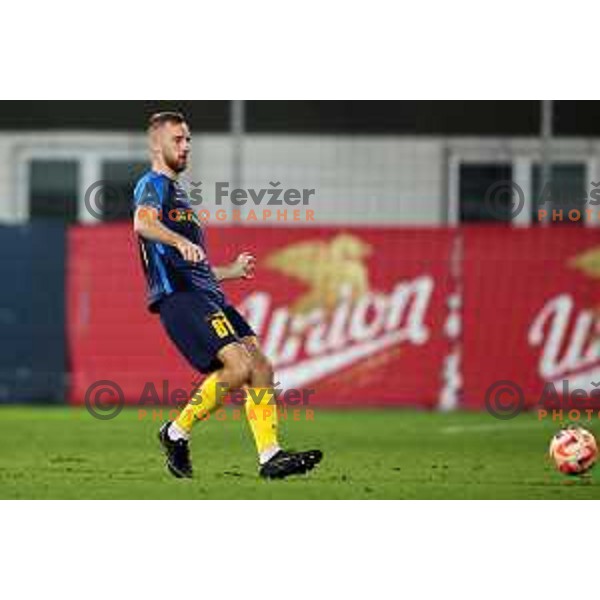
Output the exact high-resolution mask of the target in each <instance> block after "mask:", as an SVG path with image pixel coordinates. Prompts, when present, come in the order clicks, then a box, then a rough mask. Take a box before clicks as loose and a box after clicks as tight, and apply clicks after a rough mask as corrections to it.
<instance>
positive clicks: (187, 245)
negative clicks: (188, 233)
mask: <svg viewBox="0 0 600 600" xmlns="http://www.w3.org/2000/svg"><path fill="white" fill-rule="evenodd" d="M133 230H134V231H135V232H136V233H137V234H138V235H139V236H141V237H143V238H145V239H147V240H150V241H153V242H160V243H161V244H166V245H167V246H173V247H174V248H177V250H178V251H179V253H180V254H181V256H183V258H184V259H185V260H188V261H190V262H193V263H197V262H201V261H203V260H204V259H205V258H206V257H205V255H204V251H203V250H202V248H200V246H198V245H197V244H194V243H193V242H190V240H188V239H187V238H186V237H184V236H182V235H179V234H178V233H176V232H175V231H171V230H170V229H169V228H168V227H166V226H165V225H163V224H162V223H161V222H160V219H159V217H158V211H156V210H154V209H152V208H149V207H148V206H145V205H139V206H137V207H136V209H135V215H134V218H133Z"/></svg>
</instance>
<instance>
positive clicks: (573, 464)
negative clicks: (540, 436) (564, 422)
mask: <svg viewBox="0 0 600 600" xmlns="http://www.w3.org/2000/svg"><path fill="white" fill-rule="evenodd" d="M550 458H552V460H553V461H554V464H555V465H556V468H557V469H558V470H559V471H560V472H561V473H565V474H567V475H581V474H582V473H585V472H586V471H588V470H589V469H591V468H592V467H593V466H594V464H595V462H596V459H597V458H598V446H597V445H596V439H595V438H594V436H593V434H592V433H590V432H589V431H588V430H587V429H584V428H583V427H567V428H566V429H561V430H560V431H559V432H558V433H557V434H556V435H555V436H554V437H553V438H552V441H551V442H550Z"/></svg>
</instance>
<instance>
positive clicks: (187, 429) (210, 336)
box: [159, 292, 250, 477]
mask: <svg viewBox="0 0 600 600" xmlns="http://www.w3.org/2000/svg"><path fill="white" fill-rule="evenodd" d="M160 317H161V322H162V323H163V326H164V327H165V330H166V331H167V334H168V335H169V337H170V338H171V340H172V341H173V343H174V344H175V345H176V346H177V348H178V349H179V351H180V352H181V354H183V356H184V357H185V358H186V359H187V360H188V361H189V363H190V364H191V365H192V366H193V367H194V368H195V369H197V370H198V371H200V372H203V373H209V375H208V377H206V379H205V380H204V382H203V383H202V385H201V386H200V387H199V388H198V389H197V390H196V392H195V393H194V394H193V396H192V397H191V398H190V401H189V402H188V404H187V405H186V406H185V407H184V409H183V410H182V411H181V413H180V414H179V416H178V418H177V419H176V420H175V421H174V422H173V423H170V422H169V423H165V425H163V427H162V428H161V430H160V433H159V438H160V441H161V444H162V445H163V449H164V450H165V453H166V455H167V466H168V468H169V470H170V471H171V473H172V474H173V475H175V476H177V477H191V475H192V466H191V460H190V456H189V444H188V440H189V437H190V433H191V430H192V427H193V426H194V424H195V423H196V422H197V421H198V420H200V419H202V418H203V417H205V416H206V415H207V414H209V413H211V412H212V411H214V410H215V409H216V408H217V407H218V406H219V404H220V403H221V401H222V400H223V398H224V397H225V395H226V393H227V389H228V388H229V389H233V388H238V387H242V386H244V385H245V384H246V383H247V382H248V381H249V376H250V356H249V354H248V351H247V349H246V348H245V346H244V345H243V344H241V343H240V342H239V339H238V337H237V336H236V334H235V331H234V329H233V326H232V325H231V323H230V322H229V321H228V320H227V317H226V316H225V315H224V314H223V311H222V309H221V308H220V307H219V306H216V305H214V304H213V303H211V302H210V301H208V300H207V299H206V298H204V297H202V295H199V294H194V293H183V292H177V293H175V294H173V295H172V296H170V297H168V298H166V299H165V300H163V301H162V302H161V305H160Z"/></svg>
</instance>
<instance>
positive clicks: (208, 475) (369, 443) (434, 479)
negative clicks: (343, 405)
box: [0, 407, 600, 499]
mask: <svg viewBox="0 0 600 600" xmlns="http://www.w3.org/2000/svg"><path fill="white" fill-rule="evenodd" d="M158 426H159V421H158V420H154V421H153V420H152V419H151V418H150V417H146V418H145V419H140V418H139V414H138V411H137V410H124V411H123V412H122V413H121V414H120V415H119V416H118V417H117V418H115V419H113V420H110V421H99V420H96V419H93V418H92V417H91V416H90V415H88V413H87V412H85V411H84V410H74V409H69V408H64V407H61V408H31V407H2V408H0V498H57V499H61V498H85V499H95V498H103V499H111V498H114V499H119V498H124V499H125V498H131V499H154V498H162V499H179V498H182V499H183V498H185V499H203V498H213V499H226V498H239V499H245V498H247V499H256V498H265V499H268V498H281V499H305V498H306V499H313V498H319V499H334V498H340V499H353V498H356V499H379V498H396V499H402V498H412V499H428V498H436V499H445V498H447V499H471V498H547V499H563V498H565V499H566V498H573V499H586V498H600V467H598V468H597V469H598V470H597V471H594V470H592V471H591V473H590V474H588V475H587V476H585V477H579V478H567V477H565V476H563V475H561V474H559V473H557V472H555V471H554V470H553V468H552V466H551V465H550V463H549V461H548V459H547V458H546V450H547V447H548V443H549V440H550V438H551V436H552V434H553V433H554V432H555V431H556V430H557V429H558V427H559V424H558V423H552V421H542V422H540V421H538V420H537V417H536V415H533V414H529V415H522V416H520V417H519V418H517V419H514V420H512V421H498V420H496V419H494V418H492V417H491V416H489V415H487V414H475V413H452V414H438V413H425V412H413V411H407V410H360V411H358V410H353V411H315V414H314V420H312V421H305V420H301V421H297V422H294V421H292V420H291V419H289V420H287V421H284V422H282V424H281V429H282V435H283V438H284V440H285V441H286V442H287V444H288V446H289V447H291V448H297V449H302V448H310V447H318V448H322V449H323V451H324V453H325V458H324V461H323V463H322V464H321V465H320V466H319V467H318V468H317V469H316V470H315V471H313V472H312V473H311V474H309V475H307V476H302V477H296V478H290V479H288V480H285V481H263V480H261V479H259V478H258V476H257V472H256V462H255V452H254V446H253V443H252V440H251V437H250V432H249V428H248V425H247V423H245V422H244V421H243V420H241V421H236V420H233V419H232V418H229V419H227V420H225V421H220V422H219V421H216V420H209V421H208V422H205V423H199V424H198V425H197V427H196V428H195V430H194V436H193V444H192V451H193V458H194V468H195V478H194V479H193V480H177V479H174V478H172V477H171V476H169V475H168V474H167V473H166V472H165V470H164V467H163V457H162V455H161V454H160V451H159V447H158V442H157V439H156V432H157V429H158ZM589 429H591V430H592V431H593V430H594V424H591V426H589Z"/></svg>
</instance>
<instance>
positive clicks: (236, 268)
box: [212, 252, 256, 281]
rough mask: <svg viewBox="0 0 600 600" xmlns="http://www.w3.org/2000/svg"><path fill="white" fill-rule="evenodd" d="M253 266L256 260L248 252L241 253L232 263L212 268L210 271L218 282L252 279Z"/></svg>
mask: <svg viewBox="0 0 600 600" xmlns="http://www.w3.org/2000/svg"><path fill="white" fill-rule="evenodd" d="M255 266H256V258H255V257H254V256H253V255H252V254H250V252H242V253H241V254H239V255H238V257H237V258H236V259H235V260H234V261H233V262H232V263H230V264H228V265H222V266H220V267H213V268H212V270H213V273H214V274H215V277H216V278H217V279H218V280H219V281H224V280H226V279H252V278H253V277H254V268H255Z"/></svg>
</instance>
